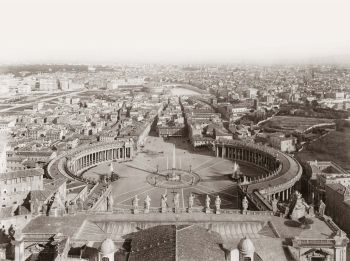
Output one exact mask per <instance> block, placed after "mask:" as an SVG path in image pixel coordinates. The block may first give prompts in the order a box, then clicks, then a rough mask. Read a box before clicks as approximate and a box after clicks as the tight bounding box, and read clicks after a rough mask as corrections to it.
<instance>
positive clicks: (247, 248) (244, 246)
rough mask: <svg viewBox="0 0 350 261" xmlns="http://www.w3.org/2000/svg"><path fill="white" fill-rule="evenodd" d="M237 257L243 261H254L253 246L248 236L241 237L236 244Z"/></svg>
mask: <svg viewBox="0 0 350 261" xmlns="http://www.w3.org/2000/svg"><path fill="white" fill-rule="evenodd" d="M238 250H239V258H240V260H244V261H254V252H255V247H254V245H253V242H252V241H251V240H250V239H249V238H243V239H242V240H241V241H240V242H239V244H238Z"/></svg>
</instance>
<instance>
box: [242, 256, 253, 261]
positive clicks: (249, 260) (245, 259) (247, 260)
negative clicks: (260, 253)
mask: <svg viewBox="0 0 350 261" xmlns="http://www.w3.org/2000/svg"><path fill="white" fill-rule="evenodd" d="M251 260H252V259H251V258H250V257H244V258H243V261H251Z"/></svg>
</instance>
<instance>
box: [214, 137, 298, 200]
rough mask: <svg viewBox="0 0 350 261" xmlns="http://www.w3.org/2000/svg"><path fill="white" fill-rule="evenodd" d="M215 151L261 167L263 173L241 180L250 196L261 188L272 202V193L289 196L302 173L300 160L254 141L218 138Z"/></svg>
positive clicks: (219, 154) (284, 196)
mask: <svg viewBox="0 0 350 261" xmlns="http://www.w3.org/2000/svg"><path fill="white" fill-rule="evenodd" d="M215 153H216V156H217V157H222V158H227V159H230V160H232V161H238V162H239V161H242V162H246V163H248V164H252V165H254V166H256V167H259V168H260V169H261V170H262V173H263V174H261V175H258V176H256V177H253V178H251V179H248V180H247V181H246V182H244V183H242V184H241V187H242V188H244V189H243V191H244V192H246V193H248V194H249V195H251V196H252V195H253V196H254V195H256V192H257V191H258V192H259V194H260V195H261V196H262V197H263V198H265V199H267V201H268V202H271V200H272V197H275V198H278V199H280V200H282V201H285V200H288V199H289V198H290V196H291V194H292V192H293V186H294V185H295V183H296V182H297V181H298V180H299V179H300V177H301V174H302V168H301V166H300V164H299V163H298V162H297V161H296V160H295V159H294V158H292V157H291V156H288V155H287V154H285V153H282V152H280V151H278V150H275V149H273V148H270V147H266V146H259V145H256V144H254V143H246V142H242V141H237V140H231V141H227V140H226V141H223V140H219V141H217V142H216V143H215ZM255 197H256V196H255ZM253 201H254V200H253ZM260 201H261V198H260ZM268 202H266V203H268ZM267 205H269V203H268V204H267Z"/></svg>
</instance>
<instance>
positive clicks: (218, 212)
mask: <svg viewBox="0 0 350 261" xmlns="http://www.w3.org/2000/svg"><path fill="white" fill-rule="evenodd" d="M220 205H221V198H220V197H219V195H217V196H216V198H215V208H216V214H220Z"/></svg>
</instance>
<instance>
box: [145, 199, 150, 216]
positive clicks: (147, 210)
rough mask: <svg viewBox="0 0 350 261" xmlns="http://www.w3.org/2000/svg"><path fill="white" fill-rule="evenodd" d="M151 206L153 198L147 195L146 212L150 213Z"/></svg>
mask: <svg viewBox="0 0 350 261" xmlns="http://www.w3.org/2000/svg"><path fill="white" fill-rule="evenodd" d="M150 206H151V198H150V197H149V196H148V195H147V196H146V198H145V213H149V208H150Z"/></svg>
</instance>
